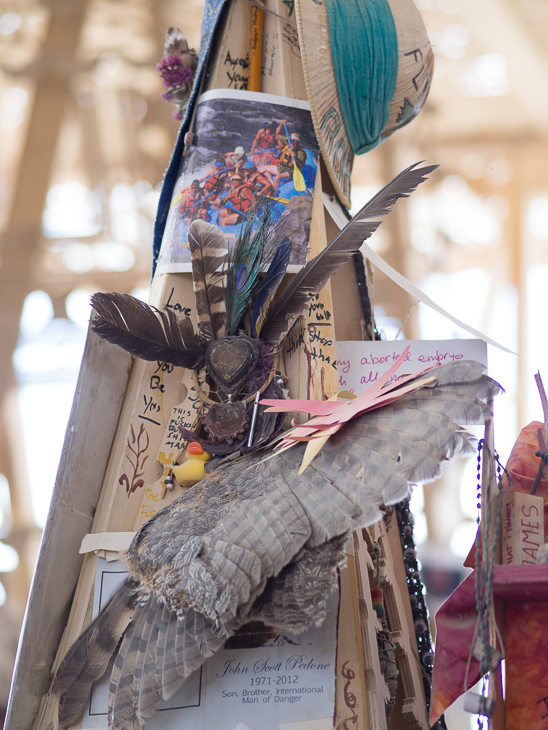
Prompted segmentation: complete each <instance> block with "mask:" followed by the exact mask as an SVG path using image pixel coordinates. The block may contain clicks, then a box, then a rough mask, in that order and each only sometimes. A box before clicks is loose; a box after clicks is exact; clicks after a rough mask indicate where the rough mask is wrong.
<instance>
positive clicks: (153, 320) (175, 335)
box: [91, 292, 205, 369]
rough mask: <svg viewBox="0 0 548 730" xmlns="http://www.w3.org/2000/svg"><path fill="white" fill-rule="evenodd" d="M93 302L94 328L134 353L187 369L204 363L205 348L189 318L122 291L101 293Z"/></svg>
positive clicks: (101, 335)
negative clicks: (160, 309) (179, 316)
mask: <svg viewBox="0 0 548 730" xmlns="http://www.w3.org/2000/svg"><path fill="white" fill-rule="evenodd" d="M91 305H92V307H93V308H94V309H95V312H96V314H97V316H96V318H95V319H92V321H91V328H92V330H93V331H94V332H96V333H97V334H98V335H99V337H102V338H103V339H105V340H107V341H108V342H111V343H112V344H114V345H118V346H119V347H121V348H123V349H124V350H126V351H127V352H130V353H131V354H132V355H135V356H137V357H140V358H141V359H142V360H152V361H154V360H159V361H161V362H167V363H171V364H172V365H178V366H180V367H183V368H193V369H196V368H200V367H201V366H202V365H203V362H204V352H205V348H204V347H203V345H202V343H201V342H200V339H199V338H198V337H197V336H196V334H195V333H194V328H193V326H192V322H191V321H190V318H189V317H184V318H183V317H182V318H181V319H177V317H176V316H175V314H174V313H173V312H172V311H171V310H170V309H166V310H165V312H160V311H159V310H158V309H156V308H155V307H150V306H149V305H148V304H145V303H144V302H141V301H140V300H139V299H135V297H132V296H131V295H129V294H121V293H119V292H110V293H108V294H106V293H103V292H98V293H96V294H94V295H93V296H92V298H91Z"/></svg>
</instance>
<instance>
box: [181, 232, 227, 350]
mask: <svg viewBox="0 0 548 730" xmlns="http://www.w3.org/2000/svg"><path fill="white" fill-rule="evenodd" d="M188 243H189V246H190V260H191V263H192V283H193V286H194V299H195V301H196V312H197V314H198V331H199V332H200V334H201V335H202V336H203V337H204V338H205V339H206V340H207V341H208V342H212V341H213V340H217V339H219V338H220V337H222V336H223V334H224V328H225V321H226V309H225V290H224V287H223V285H222V279H221V274H220V273H219V272H220V270H221V269H222V268H223V266H224V264H225V262H226V241H225V238H224V236H223V234H222V233H221V231H220V229H219V228H217V226H214V225H212V224H211V223H205V222H204V221H201V220H197V221H193V222H192V223H191V224H190V227H189V229H188Z"/></svg>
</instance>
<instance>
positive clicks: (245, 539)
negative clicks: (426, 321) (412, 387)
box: [54, 361, 500, 730]
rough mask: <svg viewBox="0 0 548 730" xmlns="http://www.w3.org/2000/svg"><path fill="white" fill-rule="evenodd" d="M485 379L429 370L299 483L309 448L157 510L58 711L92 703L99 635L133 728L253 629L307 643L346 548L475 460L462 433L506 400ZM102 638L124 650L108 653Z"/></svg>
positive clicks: (115, 692) (248, 463)
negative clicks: (255, 624)
mask: <svg viewBox="0 0 548 730" xmlns="http://www.w3.org/2000/svg"><path fill="white" fill-rule="evenodd" d="M482 373H483V368H482V367H481V366H480V365H478V364H476V363H469V362H465V361H464V362H459V363H454V364H450V365H447V366H441V367H440V368H437V369H436V370H433V371H431V373H429V374H428V377H432V378H434V381H433V382H431V383H429V384H428V385H427V386H426V387H423V388H422V389H421V390H419V391H416V392H414V393H411V394H409V395H407V396H405V397H404V398H401V399H400V400H399V401H396V402H395V403H393V404H391V405H388V406H385V407H383V408H380V409H378V410H375V411H372V412H370V413H365V414H362V415H361V416H359V417H357V418H355V419H354V420H352V421H350V422H349V423H348V424H346V425H345V427H344V428H343V429H341V431H340V432H339V433H338V434H336V435H335V436H333V437H332V438H331V439H330V440H329V441H328V442H327V444H326V445H325V446H324V447H323V449H322V452H321V453H320V454H319V455H318V456H317V457H316V458H315V459H314V461H313V462H312V464H311V466H309V467H308V468H307V469H306V470H305V471H304V473H303V474H302V475H299V474H298V471H299V467H300V464H301V461H302V457H303V451H304V448H305V446H304V445H303V444H300V445H298V446H295V447H293V448H291V449H289V450H288V451H285V452H284V453H281V454H276V455H275V456H273V457H272V451H271V450H266V449H262V450H259V451H256V452H253V453H250V454H246V455H245V456H243V457H241V458H239V459H235V460H232V461H229V462H227V463H224V464H221V465H220V466H218V468H217V469H216V471H215V472H213V473H212V474H207V475H206V477H205V479H203V480H202V481H201V482H200V483H199V484H197V485H195V486H194V487H193V488H192V489H191V490H189V491H187V492H186V493H184V494H183V495H182V496H181V497H179V499H177V500H175V501H174V502H173V503H171V504H170V505H169V506H168V507H166V508H165V509H163V510H161V511H160V512H158V513H157V514H156V515H155V516H154V517H153V518H152V519H151V520H150V521H149V522H148V523H146V524H145V525H144V526H143V527H142V528H141V530H140V531H139V532H138V533H137V535H136V536H135V538H134V540H133V542H132V544H131V546H130V548H129V550H128V553H127V556H126V562H127V565H128V569H129V573H130V579H129V581H128V583H127V584H126V587H124V588H122V589H120V591H121V593H119V594H117V596H118V598H116V597H115V599H113V601H112V603H111V604H110V605H111V606H113V607H114V608H112V609H110V610H111V613H112V617H113V618H112V620H113V621H114V623H115V624H116V625H117V626H118V628H117V630H116V631H114V630H113V629H112V627H111V626H110V619H109V618H108V610H109V609H108V608H107V610H106V613H107V616H106V618H101V616H103V617H104V616H105V613H104V614H101V616H100V617H99V619H96V622H95V623H94V624H93V625H92V627H90V630H88V632H86V634H85V635H84V639H82V638H81V639H80V640H79V641H78V642H77V643H76V645H75V647H76V648H73V649H72V650H71V652H72V654H70V653H69V655H67V656H69V658H68V659H67V660H65V662H63V665H62V668H63V671H62V673H61V676H59V677H58V679H57V680H56V683H55V685H54V689H56V690H57V693H58V694H60V695H65V696H67V695H68V698H69V699H63V700H62V705H61V706H62V707H64V706H65V705H67V703H69V701H71V700H72V694H73V693H74V692H75V693H76V695H77V696H78V697H81V696H82V695H83V689H82V686H83V682H84V680H85V679H86V680H87V691H88V692H89V685H90V683H91V681H93V679H95V678H96V676H95V675H96V673H97V670H94V672H93V675H94V676H93V677H92V678H91V680H90V676H91V675H89V673H88V670H87V669H86V663H85V655H86V652H91V655H94V652H95V649H87V648H86V651H85V652H83V649H82V647H83V646H86V647H87V645H88V644H89V643H90V636H92V635H93V637H94V638H93V642H96V643H98V644H100V645H101V646H107V647H108V648H109V650H110V653H111V654H112V653H114V652H115V651H116V645H117V643H118V639H119V638H120V637H121V636H122V634H123V639H122V642H121V644H120V646H119V648H118V650H117V655H116V660H115V663H114V668H113V670H112V675H111V701H110V702H111V707H112V709H111V717H110V724H111V727H115V728H124V730H125V728H130V727H131V726H132V725H131V724H132V722H133V720H134V719H139V720H143V719H145V718H146V717H150V716H151V715H152V714H153V712H154V711H155V709H156V708H157V706H158V704H159V702H160V700H161V699H162V698H163V699H166V698H169V697H170V696H171V695H172V694H173V693H174V692H175V690H176V689H177V688H178V687H179V686H180V684H181V682H182V681H183V680H184V678H185V677H187V676H189V675H190V674H191V673H192V672H194V671H196V669H198V668H199V666H200V665H201V664H202V663H203V662H204V661H205V659H206V658H207V657H208V656H211V655H212V654H214V653H215V652H216V651H218V650H219V649H220V648H221V647H222V646H223V644H224V642H225V641H226V639H227V638H229V637H230V636H231V635H233V634H234V633H235V632H236V631H237V630H238V629H239V628H241V627H242V626H243V625H244V624H246V623H248V622H250V621H262V622H263V623H266V624H267V625H270V626H274V627H276V628H278V629H280V630H285V631H294V632H298V631H303V630H304V629H306V628H307V627H308V626H310V625H312V624H316V625H317V624H319V623H321V621H322V620H323V618H324V616H325V601H326V599H327V595H328V593H329V591H330V590H331V589H332V588H333V586H334V585H335V581H336V574H337V567H338V566H339V565H340V563H341V560H342V557H343V545H344V541H345V540H346V536H347V535H348V534H349V533H350V532H351V531H352V530H354V529H356V528H358V527H363V526H367V525H370V524H372V523H374V522H376V521H377V520H378V519H380V517H381V516H382V515H381V512H380V510H379V508H380V507H381V505H383V504H392V503H395V502H398V501H400V500H401V499H403V498H404V497H405V496H406V495H407V494H408V490H409V484H411V483H414V482H416V481H422V480H426V479H433V478H435V477H436V476H438V475H439V473H440V468H441V464H442V463H443V462H444V461H446V460H447V459H449V458H451V457H452V456H454V455H455V454H457V453H460V452H463V451H466V450H467V448H469V441H470V437H469V435H468V434H467V433H466V432H465V431H464V430H463V429H462V428H461V427H460V426H459V425H458V424H461V423H483V422H484V421H485V419H486V417H488V415H489V410H488V408H486V406H485V404H484V402H483V401H484V400H486V399H489V398H491V397H492V396H493V395H495V394H496V393H497V392H498V391H499V389H500V388H499V386H498V385H497V384H496V383H494V381H492V380H490V379H489V378H487V377H486V376H484V375H483V374H482ZM461 375H462V377H461ZM270 457H272V458H270ZM128 586H129V587H128ZM138 593H139V596H140V597H139V603H138V606H137V607H136V608H135V609H134V611H135V613H134V616H133V620H132V622H131V623H130V624H129V626H128V624H127V623H126V624H125V626H124V628H123V629H122V631H121V633H120V628H119V627H120V625H123V622H122V624H120V620H119V618H118V613H120V611H116V610H115V607H116V606H117V605H118V604H117V602H119V603H120V605H122V606H123V605H124V604H126V603H127V604H128V605H130V604H131V603H132V601H133V603H135V601H136V600H137V599H136V596H137V594H138ZM120 595H122V599H120ZM128 596H133V598H132V599H129V598H128ZM98 627H99V628H98ZM103 633H105V634H108V635H109V636H111V635H117V636H118V639H116V641H115V642H114V640H113V639H112V638H110V639H108V640H106V641H104V640H103V637H102V634H103ZM93 642H91V643H93ZM70 656H72V658H70ZM105 667H106V665H105ZM73 668H74V673H75V674H76V675H77V676H78V680H77V681H76V682H75V683H74V684H75V687H71V682H70V680H69V676H70V673H71V670H72V669H73ZM103 671H104V670H103ZM75 688H76V689H75ZM80 706H81V708H82V709H83V704H81V701H80ZM62 712H65V711H64V710H63V711H62ZM73 715H74V712H72V715H70V717H72V716H73ZM66 716H68V715H66V714H65V715H63V714H61V717H63V718H64V717H66Z"/></svg>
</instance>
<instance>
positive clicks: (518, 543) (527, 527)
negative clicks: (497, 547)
mask: <svg viewBox="0 0 548 730" xmlns="http://www.w3.org/2000/svg"><path fill="white" fill-rule="evenodd" d="M501 519H502V525H501V528H502V563H503V564H504V565H536V562H537V551H538V549H539V547H540V546H541V545H542V544H543V543H544V499H543V498H542V497H536V496H533V495H531V494H524V493H522V492H510V493H508V494H504V495H503V497H502V518H501Z"/></svg>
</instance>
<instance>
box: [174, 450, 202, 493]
mask: <svg viewBox="0 0 548 730" xmlns="http://www.w3.org/2000/svg"><path fill="white" fill-rule="evenodd" d="M210 459H211V454H208V453H207V451H204V449H203V448H202V446H201V445H200V444H199V443H198V442H197V441H191V442H190V443H189V445H188V447H187V450H186V458H185V461H183V463H182V464H179V465H178V466H174V467H173V469H172V473H173V476H174V477H175V478H176V479H177V481H178V482H179V484H180V485H181V487H192V486H194V485H195V484H196V483H197V482H199V481H200V480H201V479H203V478H204V474H205V464H206V461H209V460H210Z"/></svg>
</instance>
